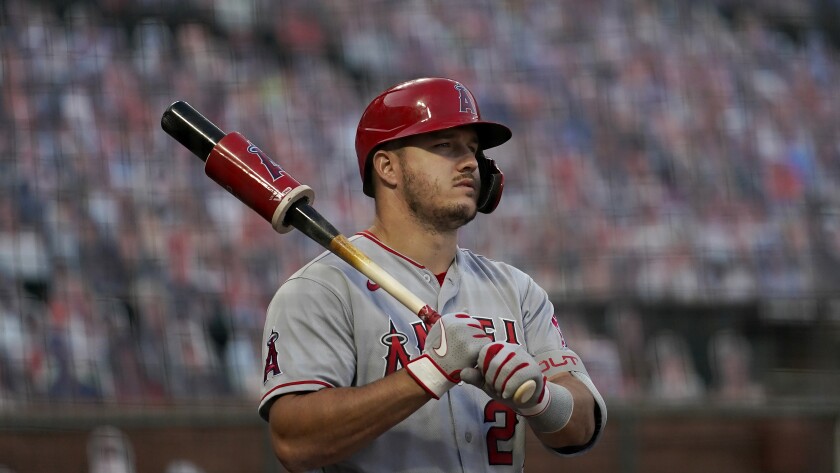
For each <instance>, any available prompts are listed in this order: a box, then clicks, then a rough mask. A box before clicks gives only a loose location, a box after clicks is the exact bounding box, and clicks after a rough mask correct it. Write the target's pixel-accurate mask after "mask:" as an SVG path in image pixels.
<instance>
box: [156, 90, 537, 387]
mask: <svg viewBox="0 0 840 473" xmlns="http://www.w3.org/2000/svg"><path fill="white" fill-rule="evenodd" d="M161 127H162V128H163V130H164V131H165V132H166V133H168V134H169V135H170V136H172V137H173V138H175V140H177V141H178V142H179V143H181V144H182V145H183V146H184V147H186V148H187V149H188V150H190V151H191V152H192V153H193V154H195V155H196V156H198V158H200V159H201V160H202V161H204V171H205V173H206V174H207V175H208V176H209V177H210V178H211V179H213V180H214V181H216V183H218V184H219V185H220V186H222V187H223V188H225V189H226V190H227V191H228V192H230V193H231V194H233V195H234V196H235V197H236V198H238V199H239V200H240V201H242V202H243V203H244V204H245V205H247V206H248V207H250V208H251V209H252V210H254V211H255V212H257V213H258V214H259V215H260V216H262V217H263V218H265V219H266V220H267V221H268V222H269V223H271V225H272V227H274V229H275V230H276V231H277V232H279V233H286V232H288V231H290V230H291V229H292V228H295V229H297V230H299V231H301V232H302V233H303V234H304V235H306V236H308V237H309V238H311V239H312V240H314V241H315V242H317V243H318V244H319V245H321V246H323V247H324V248H326V249H328V250H329V251H331V252H332V253H334V254H335V255H337V256H338V257H339V258H341V259H342V260H344V261H345V262H346V263H348V264H349V265H350V266H352V267H353V268H355V269H356V270H358V271H359V272H361V273H362V274H364V275H365V276H367V277H368V279H370V280H371V281H373V282H374V283H376V284H378V285H379V287H381V288H382V289H383V290H384V291H386V292H387V293H388V294H390V295H391V296H393V297H394V298H396V299H397V300H398V301H399V302H400V303H402V304H403V305H404V306H405V307H407V308H408V309H409V310H411V311H412V312H414V313H415V314H417V316H418V317H420V319H421V320H423V322H424V323H426V324H427V325H432V324H434V323H435V322H437V320H438V319H439V318H440V314H438V313H437V311H435V310H434V309H432V308H431V306H429V305H428V304H426V303H424V302H423V301H422V300H420V298H419V297H417V296H416V295H415V294H414V293H412V292H411V291H409V290H408V289H407V288H406V287H405V286H404V285H403V284H402V283H400V282H399V281H397V280H396V279H395V278H394V277H393V276H391V275H390V274H389V273H388V272H386V271H385V270H384V269H382V267H380V266H379V265H378V264H376V263H375V262H374V261H373V260H371V259H370V257H368V256H367V255H366V254H364V253H363V252H362V251H361V250H359V249H358V248H357V247H356V246H355V245H353V243H352V242H350V240H348V239H347V237H345V236H344V235H342V234H341V233H340V232H339V231H338V230H336V228H335V227H334V226H333V225H332V224H331V223H330V222H329V221H327V219H326V218H324V217H323V216H322V215H321V214H320V213H319V212H318V211H317V210H315V208H314V207H312V205H311V204H312V202H313V201H314V198H315V194H314V192H312V189H310V188H309V187H308V186H306V185H302V184H301V183H299V182H298V181H296V180H295V179H294V178H293V177H292V176H291V175H289V173H287V172H286V171H285V170H284V169H283V168H282V167H281V166H279V165H278V164H277V163H275V162H274V161H273V160H272V159H271V158H269V157H268V156H267V155H266V154H265V153H263V152H262V150H260V149H259V148H258V147H257V146H255V145H254V144H253V143H251V142H250V141H248V140H247V139H246V138H245V137H244V136H242V135H241V134H240V133H238V132H231V133H225V132H223V131H222V130H221V129H219V127H217V126H216V125H215V124H213V123H212V122H211V121H210V120H208V119H207V118H205V117H204V116H203V115H201V114H200V113H199V112H198V111H197V110H196V109H194V108H193V107H192V106H191V105H189V104H188V103H186V102H184V101H177V102H175V103H173V104H172V105H170V106H169V108H167V109H166V111H165V112H164V113H163V116H162V117H161ZM535 389H536V383H534V382H533V381H528V382H526V383H524V384H523V385H522V386H520V387H519V389H518V390H517V391H516V393H515V394H514V402H516V403H517V404H522V403H524V402H527V401H528V399H530V398H531V396H532V395H533V394H534V390H535Z"/></svg>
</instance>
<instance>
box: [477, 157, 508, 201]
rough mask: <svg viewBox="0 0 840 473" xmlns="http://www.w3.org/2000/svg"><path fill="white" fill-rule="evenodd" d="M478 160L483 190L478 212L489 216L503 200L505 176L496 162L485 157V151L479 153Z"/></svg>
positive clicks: (479, 192)
mask: <svg viewBox="0 0 840 473" xmlns="http://www.w3.org/2000/svg"><path fill="white" fill-rule="evenodd" d="M476 158H478V159H477V161H478V174H479V176H480V179H481V188H480V189H479V191H478V211H479V212H481V213H485V214H489V213H490V212H492V211H494V210H496V207H497V206H498V205H499V201H500V200H502V191H503V190H504V187H505V175H504V174H502V171H501V170H500V169H499V167H498V166H496V162H495V161H493V160H492V159H490V158H488V157H487V156H485V155H484V151H479V152H478V153H477V155H476Z"/></svg>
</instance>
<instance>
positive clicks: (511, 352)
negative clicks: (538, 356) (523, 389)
mask: <svg viewBox="0 0 840 473" xmlns="http://www.w3.org/2000/svg"><path fill="white" fill-rule="evenodd" d="M461 379H462V380H464V381H465V382H467V383H469V384H472V385H473V386H477V387H479V388H481V389H483V390H484V391H485V392H486V393H487V394H488V395H489V396H490V397H492V398H494V399H496V400H498V401H501V402H502V403H503V404H506V405H507V406H509V407H511V408H513V409H514V410H515V411H517V412H519V413H520V414H523V415H535V414H538V413H539V412H534V410H535V409H537V408H539V407H541V404H542V401H544V396H545V394H546V392H545V383H546V380H545V377H544V376H543V374H542V370H540V367H539V364H537V361H536V360H535V359H534V357H533V356H531V354H530V353H528V352H527V351H526V350H525V348H523V347H522V346H521V345H517V344H514V343H505V342H493V343H490V344H488V345H486V346H484V347H483V348H482V349H481V351H480V352H479V354H478V368H467V369H464V370H461ZM529 380H530V381H534V382H535V383H536V389H535V390H534V394H533V395H532V396H531V397H530V398H528V399H527V400H526V401H525V402H523V403H522V404H516V403H515V402H514V400H513V395H514V393H515V392H516V390H517V389H519V387H520V386H522V385H523V384H524V383H526V382H527V381H529Z"/></svg>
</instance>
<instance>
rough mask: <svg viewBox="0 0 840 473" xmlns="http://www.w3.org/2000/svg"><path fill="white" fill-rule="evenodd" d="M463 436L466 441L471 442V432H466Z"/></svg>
mask: <svg viewBox="0 0 840 473" xmlns="http://www.w3.org/2000/svg"><path fill="white" fill-rule="evenodd" d="M464 438H465V439H467V443H470V442H472V434H471V433H469V432H467V434H466V435H464Z"/></svg>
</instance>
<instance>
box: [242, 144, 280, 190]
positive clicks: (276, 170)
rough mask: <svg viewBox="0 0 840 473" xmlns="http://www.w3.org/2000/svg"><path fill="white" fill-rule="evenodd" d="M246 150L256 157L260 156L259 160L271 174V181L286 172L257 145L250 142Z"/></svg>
mask: <svg viewBox="0 0 840 473" xmlns="http://www.w3.org/2000/svg"><path fill="white" fill-rule="evenodd" d="M249 143H250V142H249ZM248 152H249V153H251V154H256V155H257V157H258V158H260V162H261V163H262V165H263V166H265V169H266V171H268V174H269V175H270V176H271V180H272V181H276V180H277V179H280V178H281V177H283V175H285V174H286V171H284V170H283V168H281V167H280V165H279V164H277V163H275V162H274V161H272V160H271V158H269V157H268V156H266V155H265V153H263V152H262V150H261V149H259V148H257V145H255V144H253V143H251V146H248Z"/></svg>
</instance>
